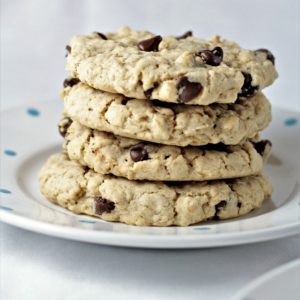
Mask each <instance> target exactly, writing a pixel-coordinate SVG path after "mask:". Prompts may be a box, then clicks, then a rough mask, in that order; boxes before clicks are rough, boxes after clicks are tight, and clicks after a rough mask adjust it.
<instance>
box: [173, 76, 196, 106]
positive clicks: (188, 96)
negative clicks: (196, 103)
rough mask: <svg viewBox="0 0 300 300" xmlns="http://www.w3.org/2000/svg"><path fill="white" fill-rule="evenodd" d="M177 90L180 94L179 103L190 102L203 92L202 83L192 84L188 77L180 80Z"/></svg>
mask: <svg viewBox="0 0 300 300" xmlns="http://www.w3.org/2000/svg"><path fill="white" fill-rule="evenodd" d="M176 88H177V90H178V93H179V95H178V100H177V101H178V102H179V103H186V102H189V101H190V100H192V99H193V98H195V97H197V96H198V95H199V93H200V92H201V91H202V85H201V83H200V82H190V81H189V80H188V78H187V77H186V76H184V77H181V78H179V79H178V81H177V83H176Z"/></svg>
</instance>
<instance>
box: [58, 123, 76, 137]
mask: <svg viewBox="0 0 300 300" xmlns="http://www.w3.org/2000/svg"><path fill="white" fill-rule="evenodd" d="M72 123H73V121H72V119H70V118H64V119H63V120H62V121H61V122H60V123H59V125H58V131H59V133H60V135H61V136H62V137H63V138H64V137H65V136H66V134H67V131H68V129H69V127H70V126H71V124H72Z"/></svg>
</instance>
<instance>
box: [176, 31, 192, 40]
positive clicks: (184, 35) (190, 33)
mask: <svg viewBox="0 0 300 300" xmlns="http://www.w3.org/2000/svg"><path fill="white" fill-rule="evenodd" d="M189 36H193V32H192V31H190V30H189V31H187V32H186V33H184V34H183V35H179V36H177V37H176V39H177V40H183V39H186V38H187V37H189Z"/></svg>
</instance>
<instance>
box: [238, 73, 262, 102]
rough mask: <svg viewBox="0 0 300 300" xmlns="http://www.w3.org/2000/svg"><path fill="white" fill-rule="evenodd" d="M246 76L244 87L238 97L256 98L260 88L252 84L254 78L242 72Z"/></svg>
mask: <svg viewBox="0 0 300 300" xmlns="http://www.w3.org/2000/svg"><path fill="white" fill-rule="evenodd" d="M242 73H243V75H244V78H245V79H244V84H243V86H242V90H241V92H240V93H239V94H238V97H246V98H248V97H251V96H254V95H255V94H256V93H257V91H258V86H257V85H256V86H253V85H252V84H251V83H252V76H251V75H250V74H249V73H246V72H242Z"/></svg>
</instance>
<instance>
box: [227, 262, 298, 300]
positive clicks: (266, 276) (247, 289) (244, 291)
mask: <svg viewBox="0 0 300 300" xmlns="http://www.w3.org/2000/svg"><path fill="white" fill-rule="evenodd" d="M296 267H300V258H297V259H293V260H291V261H289V262H286V263H284V264H281V265H279V266H277V267H275V268H273V269H270V270H268V271H267V272H265V273H263V274H262V275H260V276H259V277H257V278H255V279H254V280H251V281H250V283H248V284H246V285H245V286H244V287H242V288H241V289H240V290H239V291H238V292H237V294H235V296H234V297H233V298H232V299H231V300H242V299H248V298H247V297H248V295H249V293H251V292H252V291H253V290H254V291H255V289H256V288H257V287H260V286H262V285H263V284H264V283H266V282H268V281H269V280H270V279H272V278H274V277H276V276H277V275H280V274H282V273H284V272H285V271H287V270H291V269H293V268H296Z"/></svg>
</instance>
